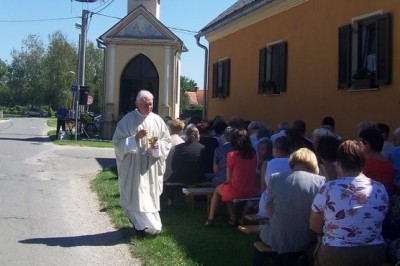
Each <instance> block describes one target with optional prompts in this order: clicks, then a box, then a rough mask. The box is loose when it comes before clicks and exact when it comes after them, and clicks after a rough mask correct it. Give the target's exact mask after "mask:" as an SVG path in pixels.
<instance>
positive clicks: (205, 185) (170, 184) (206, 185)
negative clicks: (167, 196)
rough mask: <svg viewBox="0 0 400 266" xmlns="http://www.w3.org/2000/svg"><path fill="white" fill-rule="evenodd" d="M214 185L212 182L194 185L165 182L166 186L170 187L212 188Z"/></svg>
mask: <svg viewBox="0 0 400 266" xmlns="http://www.w3.org/2000/svg"><path fill="white" fill-rule="evenodd" d="M212 185H213V183H212V182H210V181H205V182H200V183H194V184H190V185H188V184H185V183H181V182H168V181H165V182H164V186H170V187H192V188H193V187H211V186H212Z"/></svg>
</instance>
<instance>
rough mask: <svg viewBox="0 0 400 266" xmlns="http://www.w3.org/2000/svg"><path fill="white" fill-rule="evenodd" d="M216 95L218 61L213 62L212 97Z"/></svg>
mask: <svg viewBox="0 0 400 266" xmlns="http://www.w3.org/2000/svg"><path fill="white" fill-rule="evenodd" d="M217 95H218V62H217V63H214V64H213V90H212V98H216V97H217Z"/></svg>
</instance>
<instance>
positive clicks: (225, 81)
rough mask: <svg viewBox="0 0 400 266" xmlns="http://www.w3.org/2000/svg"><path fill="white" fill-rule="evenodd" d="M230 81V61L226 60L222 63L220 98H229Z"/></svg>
mask: <svg viewBox="0 0 400 266" xmlns="http://www.w3.org/2000/svg"><path fill="white" fill-rule="evenodd" d="M230 79H231V60H230V59H226V60H224V61H223V63H222V97H224V98H225V97H228V96H229V89H230Z"/></svg>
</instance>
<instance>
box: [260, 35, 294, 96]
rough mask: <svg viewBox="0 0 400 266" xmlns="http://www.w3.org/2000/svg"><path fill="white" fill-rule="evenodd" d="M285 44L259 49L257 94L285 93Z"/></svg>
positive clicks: (279, 43) (278, 43)
mask: <svg viewBox="0 0 400 266" xmlns="http://www.w3.org/2000/svg"><path fill="white" fill-rule="evenodd" d="M286 76H287V42H282V41H280V42H277V43H274V44H269V45H268V46H267V47H264V48H261V49H260V55H259V77H258V93H259V94H280V93H281V92H283V91H286Z"/></svg>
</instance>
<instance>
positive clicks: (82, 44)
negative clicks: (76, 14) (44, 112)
mask: <svg viewBox="0 0 400 266" xmlns="http://www.w3.org/2000/svg"><path fill="white" fill-rule="evenodd" d="M88 18H89V11H87V10H82V23H81V25H80V29H81V34H80V38H79V52H78V54H79V62H78V90H77V92H76V93H77V97H76V110H75V141H77V139H78V129H80V125H79V126H78V116H80V110H79V109H80V108H79V97H80V87H81V86H85V66H86V42H87V24H88Z"/></svg>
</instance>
